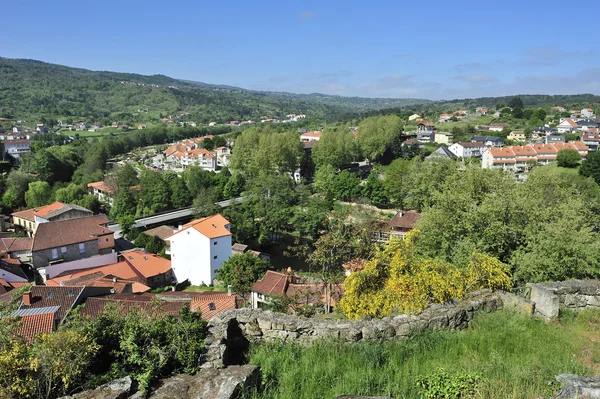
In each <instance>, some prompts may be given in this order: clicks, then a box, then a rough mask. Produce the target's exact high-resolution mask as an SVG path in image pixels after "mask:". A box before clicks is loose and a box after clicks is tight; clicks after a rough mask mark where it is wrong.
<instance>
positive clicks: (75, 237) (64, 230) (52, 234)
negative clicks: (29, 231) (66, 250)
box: [33, 215, 114, 251]
mask: <svg viewBox="0 0 600 399" xmlns="http://www.w3.org/2000/svg"><path fill="white" fill-rule="evenodd" d="M107 223H108V217H106V215H97V216H88V217H83V218H77V219H67V220H57V221H54V222H48V223H41V224H40V225H39V226H38V228H37V231H36V233H35V237H34V239H33V251H40V250H43V249H49V248H58V247H62V246H66V245H71V244H77V243H82V242H86V241H91V240H95V239H97V238H98V237H100V236H105V235H109V234H114V232H113V231H112V230H110V229H108V228H106V227H102V226H101V225H102V224H107Z"/></svg>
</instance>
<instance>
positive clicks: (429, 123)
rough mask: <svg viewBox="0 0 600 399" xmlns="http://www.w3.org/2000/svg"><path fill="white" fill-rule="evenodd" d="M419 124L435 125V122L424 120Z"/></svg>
mask: <svg viewBox="0 0 600 399" xmlns="http://www.w3.org/2000/svg"><path fill="white" fill-rule="evenodd" d="M419 125H423V126H435V125H434V124H433V122H430V121H423V122H421V123H419Z"/></svg>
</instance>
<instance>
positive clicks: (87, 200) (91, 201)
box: [75, 194, 102, 213]
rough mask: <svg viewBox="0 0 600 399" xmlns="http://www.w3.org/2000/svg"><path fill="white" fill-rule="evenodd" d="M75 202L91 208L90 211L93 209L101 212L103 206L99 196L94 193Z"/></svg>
mask: <svg viewBox="0 0 600 399" xmlns="http://www.w3.org/2000/svg"><path fill="white" fill-rule="evenodd" d="M75 204H76V205H79V206H82V207H84V208H86V209H89V210H90V211H92V212H94V213H98V212H100V208H102V204H101V203H100V200H99V199H98V197H96V196H95V195H93V194H86V195H84V196H83V198H81V199H80V200H78V201H75Z"/></svg>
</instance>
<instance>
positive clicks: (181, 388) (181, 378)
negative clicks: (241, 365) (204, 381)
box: [149, 369, 215, 399]
mask: <svg viewBox="0 0 600 399" xmlns="http://www.w3.org/2000/svg"><path fill="white" fill-rule="evenodd" d="M207 370H208V371H210V372H212V371H213V370H215V369H207ZM205 371H206V370H201V371H200V372H199V373H198V375H199V374H201V373H203V372H205ZM190 377H191V376H187V375H177V376H174V377H171V378H167V379H166V380H163V381H162V384H161V386H160V387H158V389H156V390H155V391H154V392H153V393H152V394H151V395H150V396H149V399H188V398H189V397H190V395H189V394H188V393H189V390H190V386H191V383H192V381H191V380H192V379H191V378H190Z"/></svg>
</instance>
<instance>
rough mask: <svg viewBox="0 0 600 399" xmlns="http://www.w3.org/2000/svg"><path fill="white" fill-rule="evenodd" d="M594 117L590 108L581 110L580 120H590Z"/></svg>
mask: <svg viewBox="0 0 600 399" xmlns="http://www.w3.org/2000/svg"><path fill="white" fill-rule="evenodd" d="M593 116H594V110H593V109H591V108H584V109H582V110H581V117H582V118H591V117H593Z"/></svg>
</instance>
